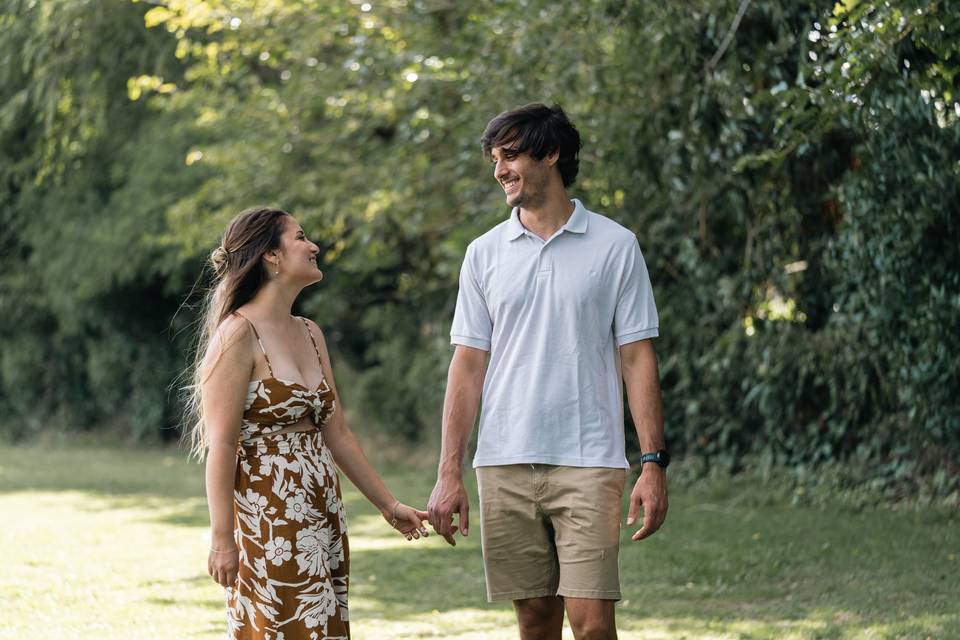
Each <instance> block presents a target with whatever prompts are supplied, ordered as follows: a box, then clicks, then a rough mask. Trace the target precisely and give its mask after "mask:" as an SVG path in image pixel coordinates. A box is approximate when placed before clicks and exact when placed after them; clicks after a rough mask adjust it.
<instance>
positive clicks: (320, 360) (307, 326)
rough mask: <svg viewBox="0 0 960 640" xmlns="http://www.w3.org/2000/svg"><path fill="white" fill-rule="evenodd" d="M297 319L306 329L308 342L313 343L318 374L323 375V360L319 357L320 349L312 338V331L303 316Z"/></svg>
mask: <svg viewBox="0 0 960 640" xmlns="http://www.w3.org/2000/svg"><path fill="white" fill-rule="evenodd" d="M297 317H298V318H300V319H301V320H303V326H305V327H306V328H307V335H309V336H310V342H312V343H313V350H314V351H316V352H317V361H318V362H319V363H320V372H321V373H323V358H321V357H320V348H319V347H317V341H316V339H315V338H314V337H313V331H310V325H309V324H307V319H306V318H304V317H303V316H297Z"/></svg>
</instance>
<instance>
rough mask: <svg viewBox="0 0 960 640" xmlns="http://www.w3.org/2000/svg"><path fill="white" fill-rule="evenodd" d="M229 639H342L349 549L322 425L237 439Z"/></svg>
mask: <svg viewBox="0 0 960 640" xmlns="http://www.w3.org/2000/svg"><path fill="white" fill-rule="evenodd" d="M234 500H235V505H236V514H235V528H234V532H235V533H234V535H235V537H236V541H237V546H238V548H239V549H240V575H239V577H238V578H237V583H236V585H235V586H233V587H231V588H229V589H227V618H228V629H229V634H228V635H229V637H230V638H233V639H235V640H240V639H244V640H246V639H257V640H268V639H269V640H300V639H304V640H306V639H309V640H319V639H321V638H326V639H328V640H337V639H342V640H345V639H347V638H349V637H350V624H349V620H348V614H347V584H348V566H349V553H348V546H347V530H346V521H345V518H344V511H343V502H342V500H341V494H340V486H339V483H338V481H337V473H336V468H335V466H334V462H333V457H332V456H331V454H330V450H329V449H328V448H327V447H326V445H325V444H324V443H323V439H322V437H321V433H320V430H319V429H317V430H313V431H306V432H292V433H290V432H287V433H283V434H274V435H265V436H261V437H260V438H258V439H257V440H256V441H255V442H250V443H247V444H245V445H243V446H242V448H241V452H240V461H239V465H238V468H237V478H236V486H235V491H234Z"/></svg>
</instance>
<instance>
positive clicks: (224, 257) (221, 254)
mask: <svg viewBox="0 0 960 640" xmlns="http://www.w3.org/2000/svg"><path fill="white" fill-rule="evenodd" d="M210 264H211V265H212V266H213V272H214V273H215V274H217V277H219V278H222V277H223V275H224V274H225V273H226V272H227V267H229V266H230V254H229V253H228V252H227V250H226V249H224V248H223V245H220V246H219V247H217V248H216V249H214V250H213V251H212V252H211V253H210Z"/></svg>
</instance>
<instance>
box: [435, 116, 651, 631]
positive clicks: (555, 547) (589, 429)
mask: <svg viewBox="0 0 960 640" xmlns="http://www.w3.org/2000/svg"><path fill="white" fill-rule="evenodd" d="M481 144H482V147H483V151H484V155H485V156H486V157H488V158H489V159H490V160H491V161H492V163H493V170H494V177H495V178H496V179H497V181H498V182H499V183H500V185H501V186H502V187H503V190H504V193H505V195H506V200H507V204H509V205H511V206H512V207H513V211H512V213H511V215H510V218H509V219H508V220H506V221H505V222H502V223H500V224H499V225H497V226H496V227H494V228H493V229H491V230H490V231H488V232H487V233H485V234H484V235H482V236H480V237H479V238H477V239H476V240H474V241H473V242H472V243H471V244H470V246H469V247H468V248H467V253H466V257H465V258H464V261H463V267H462V269H461V272H460V291H459V295H458V298H457V307H456V311H455V313H454V319H453V328H452V330H451V342H452V343H453V344H454V345H455V351H454V355H453V358H452V360H451V362H450V369H449V373H448V377H447V390H446V396H445V399H444V407H443V436H442V445H441V447H442V451H441V456H440V466H439V471H438V478H437V484H436V486H435V487H434V490H433V493H432V495H431V496H430V503H429V513H430V523H431V524H432V525H433V527H434V529H436V531H437V533H439V534H440V535H442V536H443V537H444V538H445V539H446V540H447V542H449V543H450V544H456V543H455V540H454V537H453V535H454V532H455V531H456V530H459V531H460V534H461V535H464V536H465V535H467V533H468V530H469V515H468V514H469V508H470V507H469V503H468V500H467V495H466V492H465V490H464V485H463V479H462V474H461V465H462V461H463V456H464V452H465V451H466V447H467V442H468V440H469V437H470V432H471V430H472V428H473V423H474V418H475V417H476V412H477V405H478V404H479V402H480V399H481V393H482V398H483V411H482V413H481V418H480V433H479V437H478V442H477V453H476V457H475V458H474V466H475V467H476V472H477V484H478V487H479V492H480V509H481V514H482V517H481V525H480V527H481V532H480V533H481V543H482V547H483V557H484V571H485V574H486V579H487V597H488V599H489V600H490V601H494V600H512V601H513V604H514V608H515V609H516V613H517V621H518V623H519V626H520V637H521V638H523V639H524V640H532V639H539V638H543V639H551V640H552V639H557V640H559V638H560V637H561V630H562V627H563V616H564V611H566V615H567V617H568V619H569V621H570V626H571V627H572V629H573V632H574V635H575V636H576V638H578V640H585V639H593V638H604V639H606V638H616V626H615V623H614V609H613V605H614V602H615V601H617V600H619V599H620V583H619V570H618V550H619V537H620V499H621V496H622V494H623V487H624V482H625V477H626V469H627V467H628V464H627V460H626V457H625V454H624V438H623V397H622V389H623V383H624V382H625V383H626V388H627V398H628V401H629V404H630V411H631V413H632V415H633V419H634V422H635V424H636V427H637V433H638V435H639V437H640V446H641V451H642V452H643V453H644V455H643V457H642V458H641V460H642V461H643V464H642V472H641V474H640V478H639V480H637V483H636V485H635V486H634V488H633V492H632V493H631V496H630V510H629V514H628V518H627V524H628V525H631V524H633V522H634V521H635V520H636V519H637V516H638V515H639V513H640V508H641V506H642V507H643V511H644V515H643V526H642V527H641V528H640V530H639V531H637V532H636V533H635V534H634V535H633V540H641V539H643V538H646V537H647V536H649V535H651V534H652V533H654V532H655V531H656V530H657V529H658V528H659V527H660V525H661V524H662V523H663V520H664V518H665V517H666V512H667V487H666V473H665V471H664V468H665V467H666V465H667V462H668V457H667V453H666V451H665V450H664V440H663V418H662V413H661V407H660V385H659V377H658V373H657V360H656V355H655V353H654V349H653V345H652V340H651V339H652V338H654V337H656V336H657V335H658V329H659V327H658V318H657V310H656V306H655V304H654V299H653V293H652V291H651V288H650V281H649V276H648V275H647V269H646V265H645V264H644V261H643V256H642V255H641V253H640V248H639V246H638V244H637V239H636V236H634V234H633V233H632V232H630V231H628V230H627V229H625V228H623V227H621V226H620V225H618V224H617V223H615V222H613V221H612V220H610V219H608V218H605V217H604V216H601V215H599V214H597V213H593V212H590V211H588V210H587V209H586V208H584V206H583V205H582V204H581V203H580V201H579V200H572V201H571V200H570V198H568V196H567V188H568V187H569V186H570V185H572V184H573V181H574V179H575V178H576V176H577V172H578V168H579V160H578V154H579V151H580V146H581V144H580V135H579V134H578V132H577V130H576V128H575V127H574V126H573V124H572V123H571V122H570V121H569V119H568V118H567V116H566V114H565V113H564V112H563V110H562V109H561V108H560V107H559V106H554V107H546V106H544V105H542V104H531V105H527V106H525V107H521V108H519V109H515V110H512V111H507V112H504V113H501V114H500V115H499V116H497V117H496V118H494V119H493V120H492V121H491V122H490V124H488V125H487V128H486V131H484V134H483V137H482V139H481ZM488 353H489V356H490V363H489V367H486V370H485V366H486V364H487V363H486V360H487V354H488ZM454 514H457V516H458V521H457V525H456V526H454V524H453V516H454ZM638 579H640V578H639V577H638Z"/></svg>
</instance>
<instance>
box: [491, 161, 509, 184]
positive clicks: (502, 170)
mask: <svg viewBox="0 0 960 640" xmlns="http://www.w3.org/2000/svg"><path fill="white" fill-rule="evenodd" d="M505 175H507V168H506V167H505V166H504V165H503V163H502V162H501V161H500V160H497V164H496V165H494V168H493V177H495V178H496V179H497V180H500V179H501V178H503V177H504V176H505Z"/></svg>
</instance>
